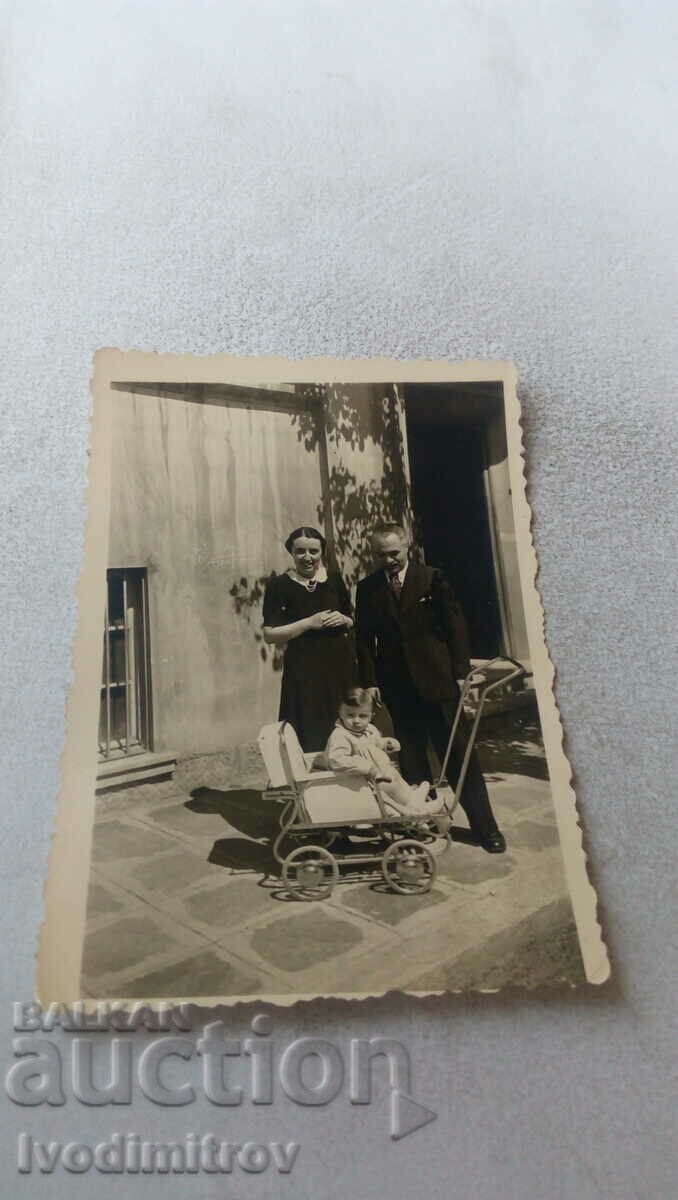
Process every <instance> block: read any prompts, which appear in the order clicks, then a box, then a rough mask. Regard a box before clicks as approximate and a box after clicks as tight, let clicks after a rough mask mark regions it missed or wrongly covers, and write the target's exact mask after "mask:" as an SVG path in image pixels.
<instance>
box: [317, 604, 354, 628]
mask: <svg viewBox="0 0 678 1200" xmlns="http://www.w3.org/2000/svg"><path fill="white" fill-rule="evenodd" d="M352 624H353V622H352V621H351V618H350V617H347V616H346V614H345V613H342V612H338V611H337V610H336V609H331V608H326V609H323V611H322V612H317V613H313V616H312V617H309V618H308V625H309V629H343V628H345V627H346V626H348V625H352Z"/></svg>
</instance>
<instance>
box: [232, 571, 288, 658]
mask: <svg viewBox="0 0 678 1200" xmlns="http://www.w3.org/2000/svg"><path fill="white" fill-rule="evenodd" d="M275 574H276V572H275V571H271V572H270V574H268V575H259V576H258V577H257V578H256V579H253V580H250V579H248V578H247V576H245V575H242V576H241V577H240V579H238V580H236V581H235V582H234V583H233V584H232V585H231V587H230V588H229V589H228V594H229V596H231V597H232V599H233V607H234V609H235V612H236V614H237V616H239V617H243V618H244V620H245V622H246V623H247V625H248V626H249V627H250V628H251V629H252V622H253V616H254V612H255V610H256V611H257V613H260V611H261V602H262V600H263V598H264V592H265V590H266V584H267V583H268V582H269V581H270V580H271V579H273V578H274V577H275ZM252 633H253V635H254V640H255V642H256V643H257V645H258V646H259V657H260V658H261V661H262V662H264V663H266V662H270V663H271V666H272V668H273V670H274V671H282V665H283V658H284V654H283V651H282V649H281V647H279V646H267V645H266V643H265V641H264V635H263V633H262V632H261V630H260V628H257V629H252Z"/></svg>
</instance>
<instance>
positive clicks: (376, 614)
mask: <svg viewBox="0 0 678 1200" xmlns="http://www.w3.org/2000/svg"><path fill="white" fill-rule="evenodd" d="M356 643H357V651H358V665H359V668H360V678H361V682H362V685H363V687H379V688H381V690H382V691H383V692H384V698H385V699H386V701H387V703H388V696H389V695H391V696H393V697H397V696H398V695H402V694H403V692H404V691H406V690H408V691H411V690H412V686H414V690H415V691H416V693H417V694H418V696H419V697H420V698H421V699H422V700H424V701H426V702H429V703H434V702H437V701H443V700H450V699H453V698H454V697H456V695H457V694H458V693H457V683H456V680H457V679H460V678H463V676H465V675H466V674H467V672H468V670H469V664H468V646H467V642H466V638H465V636H464V622H463V617H462V615H461V610H460V609H459V606H458V604H457V602H456V600H455V597H454V594H453V592H452V589H451V587H450V585H449V583H448V582H447V580H446V579H445V576H444V575H443V574H442V572H441V571H439V570H438V569H437V568H436V567H424V566H421V565H420V564H419V563H413V562H411V563H410V564H409V565H408V568H407V573H406V575H405V580H404V583H403V588H402V592H401V594H400V598H399V600H398V599H396V596H395V595H394V593H393V589H392V587H391V585H390V583H389V580H388V578H387V575H386V573H385V571H376V572H375V573H374V574H373V575H368V576H367V578H366V579H361V581H360V583H359V584H358V591H357V597H356Z"/></svg>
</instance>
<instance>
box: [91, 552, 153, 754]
mask: <svg viewBox="0 0 678 1200" xmlns="http://www.w3.org/2000/svg"><path fill="white" fill-rule="evenodd" d="M106 579H107V585H108V586H107V596H106V615H105V623H104V645H103V666H102V683H101V707H100V711H99V756H100V758H101V759H103V760H104V761H107V760H109V759H113V758H121V757H124V756H125V755H131V754H141V753H143V751H145V750H151V749H152V740H153V739H152V711H151V687H150V684H151V675H150V647H149V635H148V581H147V576H146V570H145V568H142V567H130V568H115V569H112V570H110V571H107V572H106Z"/></svg>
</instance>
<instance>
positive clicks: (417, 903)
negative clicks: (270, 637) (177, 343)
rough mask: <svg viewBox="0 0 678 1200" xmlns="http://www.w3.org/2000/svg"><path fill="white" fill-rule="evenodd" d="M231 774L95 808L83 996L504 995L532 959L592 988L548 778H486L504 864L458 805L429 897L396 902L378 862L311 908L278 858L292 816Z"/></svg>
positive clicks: (209, 775) (204, 769)
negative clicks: (281, 833)
mask: <svg viewBox="0 0 678 1200" xmlns="http://www.w3.org/2000/svg"><path fill="white" fill-rule="evenodd" d="M221 770H222V768H221V767H220V765H219V764H218V763H214V764H211V765H210V764H202V765H201V770H200V772H199V773H197V774H196V772H195V771H194V772H193V774H194V775H196V778H197V779H198V781H199V786H193V787H192V789H191V790H190V791H189V790H186V788H184V787H182V786H181V785H180V783H179V782H178V781H177V780H175V781H173V784H172V786H171V787H170V786H169V785H168V784H167V783H164V784H163V785H162V788H161V790H160V791H156V790H155V786H156V785H141V786H138V787H136V788H134V789H129V791H128V792H120V793H115V794H114V795H104V796H101V797H98V799H97V819H96V824H95V830H94V847H93V851H94V852H93V862H94V870H93V877H92V886H91V890H90V901H89V908H88V932H89V937H88V941H87V946H86V956H85V959H84V965H83V972H84V974H83V993H84V994H87V995H91V996H98V997H99V998H106V997H114V996H118V997H120V996H128V997H129V998H142V997H144V996H153V998H157V999H160V998H178V997H179V996H189V995H203V996H205V995H211V996H216V995H223V996H224V997H228V996H236V995H238V996H240V995H252V994H261V995H271V996H272V995H285V994H290V993H294V992H296V993H298V994H301V995H313V994H316V993H317V994H327V993H329V992H336V993H346V992H347V991H351V990H357V991H370V990H374V991H381V990H384V989H388V988H393V987H397V986H401V987H408V988H409V989H411V990H442V989H446V988H452V989H454V988H457V987H466V986H469V987H478V986H479V987H483V988H485V987H489V988H493V987H495V986H500V984H501V981H502V979H505V981H506V982H511V981H513V980H515V979H517V978H518V977H519V976H520V974H521V967H520V963H521V961H522V959H521V955H522V957H523V958H524V960H525V963H526V964H528V968H529V970H531V971H533V973H534V975H535V978H537V977H538V978H546V977H548V978H549V979H552V978H556V977H557V978H558V979H560V978H561V976H562V977H566V978H567V980H569V981H578V980H579V978H580V977H581V961H580V959H579V958H578V951H577V953H574V952H573V949H572V946H573V942H572V937H573V934H572V928H573V926H572V914H571V907H570V904H569V900H568V899H567V892H566V886H565V879H564V872H563V865H562V856H561V853H560V848H559V843H558V836H557V827H556V822H555V814H554V812H553V808H552V805H551V801H550V792H549V786H548V783H547V782H546V781H545V780H544V779H541V778H538V777H533V776H532V775H524V776H523V775H520V774H517V773H515V772H502V771H498V770H495V771H494V772H492V773H491V774H490V775H489V776H488V785H489V789H490V794H491V799H492V804H493V807H494V809H495V813H496V815H497V819H498V821H499V824H500V826H501V828H502V829H503V830H504V832H505V833H506V835H507V840H508V843H509V852H508V853H507V854H506V855H488V854H486V853H485V852H484V851H483V850H482V849H480V848H479V847H477V846H474V845H470V844H468V833H466V835H465V833H464V830H465V828H466V827H467V823H466V821H465V817H464V814H463V812H462V810H461V809H460V808H457V810H456V813H455V830H457V831H458V834H457V836H458V838H459V839H461V840H458V841H455V842H454V843H453V844H452V845H450V846H449V847H447V848H446V849H445V850H444V851H443V853H442V854H441V855H440V856H439V858H438V859H437V865H438V876H437V879H436V881H435V884H434V887H433V889H432V891H431V892H429V893H427V894H424V895H422V896H401V895H398V894H396V893H394V892H391V891H389V890H388V889H387V888H386V885H385V883H384V881H383V880H382V877H381V874H380V870H379V866H378V864H375V874H374V877H373V878H371V879H368V880H365V879H355V880H350V881H342V882H341V883H340V884H338V886H337V887H336V888H335V890H334V892H333V894H332V896H331V898H330V899H329V900H326V901H315V902H313V903H302V902H300V901H299V900H297V899H292V898H290V897H289V895H288V894H287V893H285V891H284V889H283V888H282V887H281V885H280V884H279V882H278V879H277V877H276V874H275V871H276V868H275V867H274V864H273V861H272V858H271V843H272V839H273V837H274V836H275V833H276V832H277V821H278V818H279V814H280V808H279V806H277V805H275V804H273V803H272V802H271V801H264V800H263V798H262V796H261V793H260V791H259V790H258V786H257V785H259V786H261V782H262V781H261V779H260V778H259V779H258V778H257V777H254V776H252V777H248V778H247V779H239V780H237V781H235V780H233V781H231V786H228V781H224V780H223V779H222V775H221ZM184 774H187V773H186V772H184ZM190 774H191V773H190V772H188V774H187V778H189V777H190ZM191 782H192V783H194V782H195V781H194V780H193V779H192V778H191ZM464 836H466V843H467V844H464V841H463V838H464ZM542 936H543V937H544V938H546V939H551V941H552V943H553V946H554V947H555V950H553V951H552V952H551V951H548V950H547V949H546V948H545V947H542V946H541V943H540V938H541V937H542ZM574 946H575V950H576V939H575V942H574ZM561 959H562V964H561ZM528 968H526V969H528ZM502 973H503V974H502ZM457 980H459V981H461V982H457ZM436 981H437V982H436ZM497 981H499V982H497Z"/></svg>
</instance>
